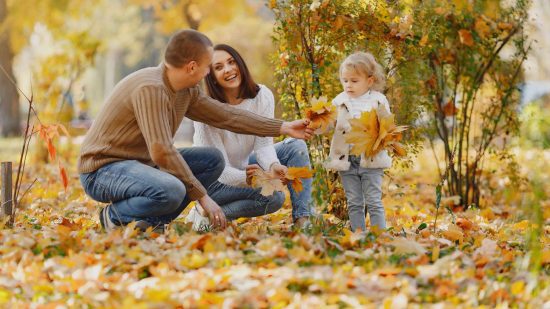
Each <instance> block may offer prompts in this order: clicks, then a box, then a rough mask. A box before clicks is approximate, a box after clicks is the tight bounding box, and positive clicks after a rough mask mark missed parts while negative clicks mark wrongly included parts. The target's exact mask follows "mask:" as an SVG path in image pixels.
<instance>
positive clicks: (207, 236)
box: [191, 234, 212, 251]
mask: <svg viewBox="0 0 550 309" xmlns="http://www.w3.org/2000/svg"><path fill="white" fill-rule="evenodd" d="M211 237H212V235H211V234H205V235H204V236H202V237H201V238H199V240H197V241H196V242H195V243H194V244H193V245H191V249H192V250H194V249H197V250H201V251H203V250H204V246H205V245H206V243H207V242H208V240H210V238H211Z"/></svg>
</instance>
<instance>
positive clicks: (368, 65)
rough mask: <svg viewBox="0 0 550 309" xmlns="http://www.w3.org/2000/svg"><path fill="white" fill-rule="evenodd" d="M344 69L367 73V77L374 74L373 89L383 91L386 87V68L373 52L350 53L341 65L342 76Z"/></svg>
mask: <svg viewBox="0 0 550 309" xmlns="http://www.w3.org/2000/svg"><path fill="white" fill-rule="evenodd" d="M344 69H348V70H353V71H355V72H356V73H359V74H363V75H365V76H366V77H367V78H368V77H371V76H372V77H373V78H374V83H373V84H372V88H371V89H372V90H376V91H379V92H382V91H384V88H385V87H386V76H385V74H384V70H383V69H382V66H381V65H380V64H379V63H378V62H376V59H374V56H373V55H372V54H371V53H367V52H355V53H353V54H351V55H349V56H348V57H347V58H346V59H344V61H343V62H342V64H341V65H340V76H342V71H343V70H344Z"/></svg>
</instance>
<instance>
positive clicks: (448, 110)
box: [443, 100, 458, 116]
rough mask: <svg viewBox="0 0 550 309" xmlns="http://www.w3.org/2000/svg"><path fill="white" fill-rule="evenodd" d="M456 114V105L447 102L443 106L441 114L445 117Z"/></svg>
mask: <svg viewBox="0 0 550 309" xmlns="http://www.w3.org/2000/svg"><path fill="white" fill-rule="evenodd" d="M457 112H458V108H456V105H455V104H454V103H453V101H452V100H451V101H449V102H447V104H445V105H444V106H443V114H444V115H445V116H454V115H456V113H457Z"/></svg>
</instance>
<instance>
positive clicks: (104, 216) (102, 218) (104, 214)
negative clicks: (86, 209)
mask: <svg viewBox="0 0 550 309" xmlns="http://www.w3.org/2000/svg"><path fill="white" fill-rule="evenodd" d="M110 208H111V205H107V206H105V207H104V208H102V209H101V210H100V211H99V223H101V227H102V228H103V230H105V232H111V231H114V230H116V229H119V228H120V225H118V224H115V223H114V222H113V221H112V220H111V217H110V216H109V210H110Z"/></svg>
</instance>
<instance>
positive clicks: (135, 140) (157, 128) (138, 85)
mask: <svg viewBox="0 0 550 309" xmlns="http://www.w3.org/2000/svg"><path fill="white" fill-rule="evenodd" d="M184 116H187V117H188V118H190V119H192V120H195V121H200V122H204V123H206V124H208V125H211V126H215V127H218V128H221V129H226V130H230V131H233V132H236V133H242V134H254V135H258V136H278V135H279V134H280V128H281V125H282V121H281V120H275V119H269V118H264V117H261V116H258V115H256V114H253V113H250V112H246V111H244V110H240V109H238V108H231V107H230V106H227V105H226V104H223V103H220V102H218V101H216V100H214V99H212V98H210V97H208V96H207V95H205V94H204V93H203V92H202V91H201V89H200V87H199V86H195V87H192V88H187V89H183V90H180V91H178V92H175V91H174V90H173V89H172V88H171V87H170V84H169V82H168V78H167V76H166V67H165V65H164V64H161V65H160V66H158V67H152V68H145V69H142V70H139V71H137V72H135V73H133V74H130V75H128V76H127V77H126V78H124V79H123V80H122V81H120V82H119V83H118V84H117V85H116V86H115V89H114V90H113V92H112V94H111V95H110V96H109V98H107V101H106V102H105V105H104V106H103V108H102V110H101V111H100V112H99V115H98V116H97V118H96V119H95V120H94V123H93V125H92V127H91V128H90V130H89V131H88V133H87V134H86V138H85V139H84V142H83V144H82V148H81V151H80V158H79V162H78V172H79V173H90V172H93V171H95V170H97V169H99V168H100V167H102V166H104V165H106V164H108V163H112V162H116V161H121V160H137V161H139V162H141V163H143V164H147V165H149V166H157V167H158V168H160V169H161V170H162V171H165V172H168V173H170V174H172V175H174V176H176V177H177V178H178V179H180V180H181V181H182V182H183V183H184V185H185V187H186V189H187V194H188V195H189V197H190V198H191V199H192V200H196V199H199V198H201V197H202V196H204V195H205V194H206V190H205V188H204V187H203V186H202V185H201V183H200V182H199V181H198V180H197V179H196V178H195V176H194V175H193V173H192V172H191V170H190V169H189V166H188V165H187V163H186V162H185V161H184V160H183V158H182V156H181V155H180V153H179V152H178V151H177V149H176V148H175V147H174V145H173V138H174V134H175V133H176V130H177V129H178V127H179V125H180V123H181V121H182V119H183V117H184Z"/></svg>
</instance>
